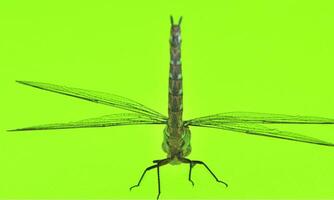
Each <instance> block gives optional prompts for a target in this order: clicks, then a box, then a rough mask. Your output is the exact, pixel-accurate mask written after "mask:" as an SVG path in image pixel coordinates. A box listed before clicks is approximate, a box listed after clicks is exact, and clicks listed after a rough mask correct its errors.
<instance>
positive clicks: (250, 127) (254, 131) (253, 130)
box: [192, 122, 334, 146]
mask: <svg viewBox="0 0 334 200" xmlns="http://www.w3.org/2000/svg"><path fill="white" fill-rule="evenodd" d="M192 125H193V126H199V127H209V128H218V129H223V130H228V131H234V132H241V133H247V134H251V135H260V136H267V137H272V138H279V139H285V140H293V141H298V142H305V143H312V144H318V145H325V146H334V144H332V143H330V142H326V141H323V140H320V139H317V138H313V137H309V136H305V135H301V134H297V133H294V132H289V131H283V130H277V129H273V128H268V127H266V126H263V125H259V124H243V123H219V122H210V123H209V122H206V123H197V124H192Z"/></svg>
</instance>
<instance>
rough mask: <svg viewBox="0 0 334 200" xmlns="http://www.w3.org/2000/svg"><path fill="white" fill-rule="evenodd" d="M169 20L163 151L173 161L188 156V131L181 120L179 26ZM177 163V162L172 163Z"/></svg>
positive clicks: (181, 91) (181, 90)
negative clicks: (166, 114) (168, 57)
mask: <svg viewBox="0 0 334 200" xmlns="http://www.w3.org/2000/svg"><path fill="white" fill-rule="evenodd" d="M181 20H182V18H180V20H179V23H178V24H174V23H173V20H171V23H172V25H171V36H170V68H169V89H168V122H167V126H166V128H165V130H164V142H163V150H164V151H165V152H166V153H167V154H168V157H169V158H171V159H173V160H174V161H178V158H182V157H185V156H187V155H189V154H190V151H191V147H190V131H189V128H188V127H185V126H184V124H183V120H182V113H183V102H182V101H183V89H182V63H181V28H180V24H181ZM173 163H178V162H173Z"/></svg>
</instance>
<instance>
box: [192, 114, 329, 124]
mask: <svg viewBox="0 0 334 200" xmlns="http://www.w3.org/2000/svg"><path fill="white" fill-rule="evenodd" d="M210 121H211V122H219V123H255V124H256V123H258V124H334V119H329V118H324V117H311V116H298V115H283V114H269V113H256V112H228V113H219V114H215V115H209V116H205V117H199V118H195V119H192V120H188V121H187V122H186V123H187V124H189V125H192V124H196V123H206V122H210Z"/></svg>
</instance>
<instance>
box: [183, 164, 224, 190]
mask: <svg viewBox="0 0 334 200" xmlns="http://www.w3.org/2000/svg"><path fill="white" fill-rule="evenodd" d="M178 159H179V160H180V161H181V162H183V163H189V166H190V169H189V177H188V180H189V181H190V182H191V183H192V184H193V186H194V182H193V181H192V180H191V172H192V168H193V167H195V165H196V164H200V165H203V166H204V167H205V168H206V169H207V170H208V171H209V172H210V174H211V175H212V176H213V177H214V178H215V179H216V181H217V182H219V183H222V184H224V185H225V187H228V185H227V183H225V182H224V181H221V180H219V179H218V178H217V176H216V175H215V174H214V173H213V172H212V171H211V169H210V168H209V167H208V166H207V165H206V164H205V163H204V162H203V161H200V160H189V159H187V158H178Z"/></svg>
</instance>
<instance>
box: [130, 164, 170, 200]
mask: <svg viewBox="0 0 334 200" xmlns="http://www.w3.org/2000/svg"><path fill="white" fill-rule="evenodd" d="M170 160H171V159H170V158H166V159H162V160H154V161H153V162H154V163H157V164H155V165H152V166H149V167H147V168H146V169H145V170H144V172H143V174H142V175H141V177H140V179H139V181H138V183H137V184H136V185H134V186H132V187H130V190H132V188H135V187H138V186H139V185H140V183H141V181H142V180H143V178H144V176H145V174H146V172H147V171H149V170H151V169H154V168H157V174H158V196H157V199H159V196H160V193H161V190H160V167H161V166H163V165H166V164H168V163H169V162H170Z"/></svg>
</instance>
